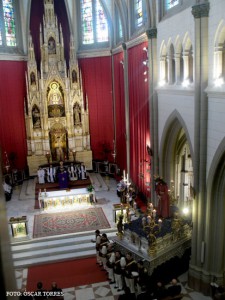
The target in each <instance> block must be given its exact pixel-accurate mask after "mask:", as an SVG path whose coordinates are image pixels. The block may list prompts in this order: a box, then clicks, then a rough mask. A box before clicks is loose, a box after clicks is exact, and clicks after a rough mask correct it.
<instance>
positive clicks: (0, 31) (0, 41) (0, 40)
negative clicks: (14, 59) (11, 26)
mask: <svg viewBox="0 0 225 300" xmlns="http://www.w3.org/2000/svg"><path fill="white" fill-rule="evenodd" d="M0 46H2V28H1V27H0Z"/></svg>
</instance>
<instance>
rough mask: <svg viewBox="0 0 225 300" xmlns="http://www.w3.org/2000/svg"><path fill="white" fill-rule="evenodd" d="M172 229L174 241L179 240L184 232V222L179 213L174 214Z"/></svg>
mask: <svg viewBox="0 0 225 300" xmlns="http://www.w3.org/2000/svg"><path fill="white" fill-rule="evenodd" d="M171 228H172V232H173V239H174V240H176V239H179V238H180V237H181V234H182V230H183V220H182V219H181V218H180V217H179V214H178V213H177V212H175V213H174V217H173V219H172V224H171Z"/></svg>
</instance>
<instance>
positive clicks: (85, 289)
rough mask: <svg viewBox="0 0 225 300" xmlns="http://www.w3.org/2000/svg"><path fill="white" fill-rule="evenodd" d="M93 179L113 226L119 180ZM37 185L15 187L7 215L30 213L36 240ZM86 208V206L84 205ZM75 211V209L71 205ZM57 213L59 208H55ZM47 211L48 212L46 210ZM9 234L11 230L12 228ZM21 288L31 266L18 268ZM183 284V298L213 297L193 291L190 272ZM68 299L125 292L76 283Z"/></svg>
mask: <svg viewBox="0 0 225 300" xmlns="http://www.w3.org/2000/svg"><path fill="white" fill-rule="evenodd" d="M90 177H91V180H92V183H93V185H94V186H95V191H96V197H97V199H103V198H104V199H105V200H106V201H105V202H104V204H101V201H99V202H100V203H99V204H97V205H98V206H101V207H102V208H103V211H104V213H105V215H106V216H107V218H108V221H109V223H110V225H111V227H115V223H114V221H113V204H115V203H118V202H119V199H118V197H117V195H116V182H115V180H114V179H112V178H109V177H107V178H106V177H105V178H101V177H99V176H95V175H93V173H92V174H91V176H90ZM25 184H26V187H25ZM34 186H35V180H29V182H28V183H24V185H23V186H19V187H16V188H14V191H13V197H12V199H11V201H8V202H7V203H6V207H7V215H8V217H9V218H10V217H19V216H23V215H25V216H27V218H28V238H30V239H32V233H33V220H34V215H36V214H39V213H43V211H39V210H37V209H34ZM81 208H82V207H81ZM68 209H70V210H71V208H68ZM54 212H55V210H54ZM44 213H46V211H45V212H44ZM9 234H10V235H11V231H10V228H9ZM15 274H16V279H17V287H18V289H21V288H22V287H24V286H26V280H27V269H26V268H24V269H19V270H15ZM178 280H179V282H180V284H181V285H182V293H183V294H184V297H183V300H187V299H192V300H207V299H209V300H210V299H212V298H211V297H206V296H204V295H202V294H200V293H198V292H195V291H193V290H191V289H190V288H189V287H188V285H187V274H186V273H185V274H183V275H182V276H180V277H179V278H178ZM63 292H64V299H65V300H75V299H76V300H93V299H104V300H116V299H118V297H119V295H120V294H122V293H123V292H117V289H115V288H114V286H113V285H110V284H109V282H108V281H105V282H101V283H94V284H92V285H88V286H76V287H71V288H67V289H63Z"/></svg>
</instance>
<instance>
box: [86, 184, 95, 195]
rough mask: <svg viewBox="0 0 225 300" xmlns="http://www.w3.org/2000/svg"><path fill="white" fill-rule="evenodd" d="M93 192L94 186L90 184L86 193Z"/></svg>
mask: <svg viewBox="0 0 225 300" xmlns="http://www.w3.org/2000/svg"><path fill="white" fill-rule="evenodd" d="M94 190H95V188H94V186H93V185H92V184H90V185H89V186H88V187H87V191H88V192H89V193H92V192H93V191H94Z"/></svg>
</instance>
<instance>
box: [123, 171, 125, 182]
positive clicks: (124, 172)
mask: <svg viewBox="0 0 225 300" xmlns="http://www.w3.org/2000/svg"><path fill="white" fill-rule="evenodd" d="M123 179H124V180H125V170H123Z"/></svg>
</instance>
